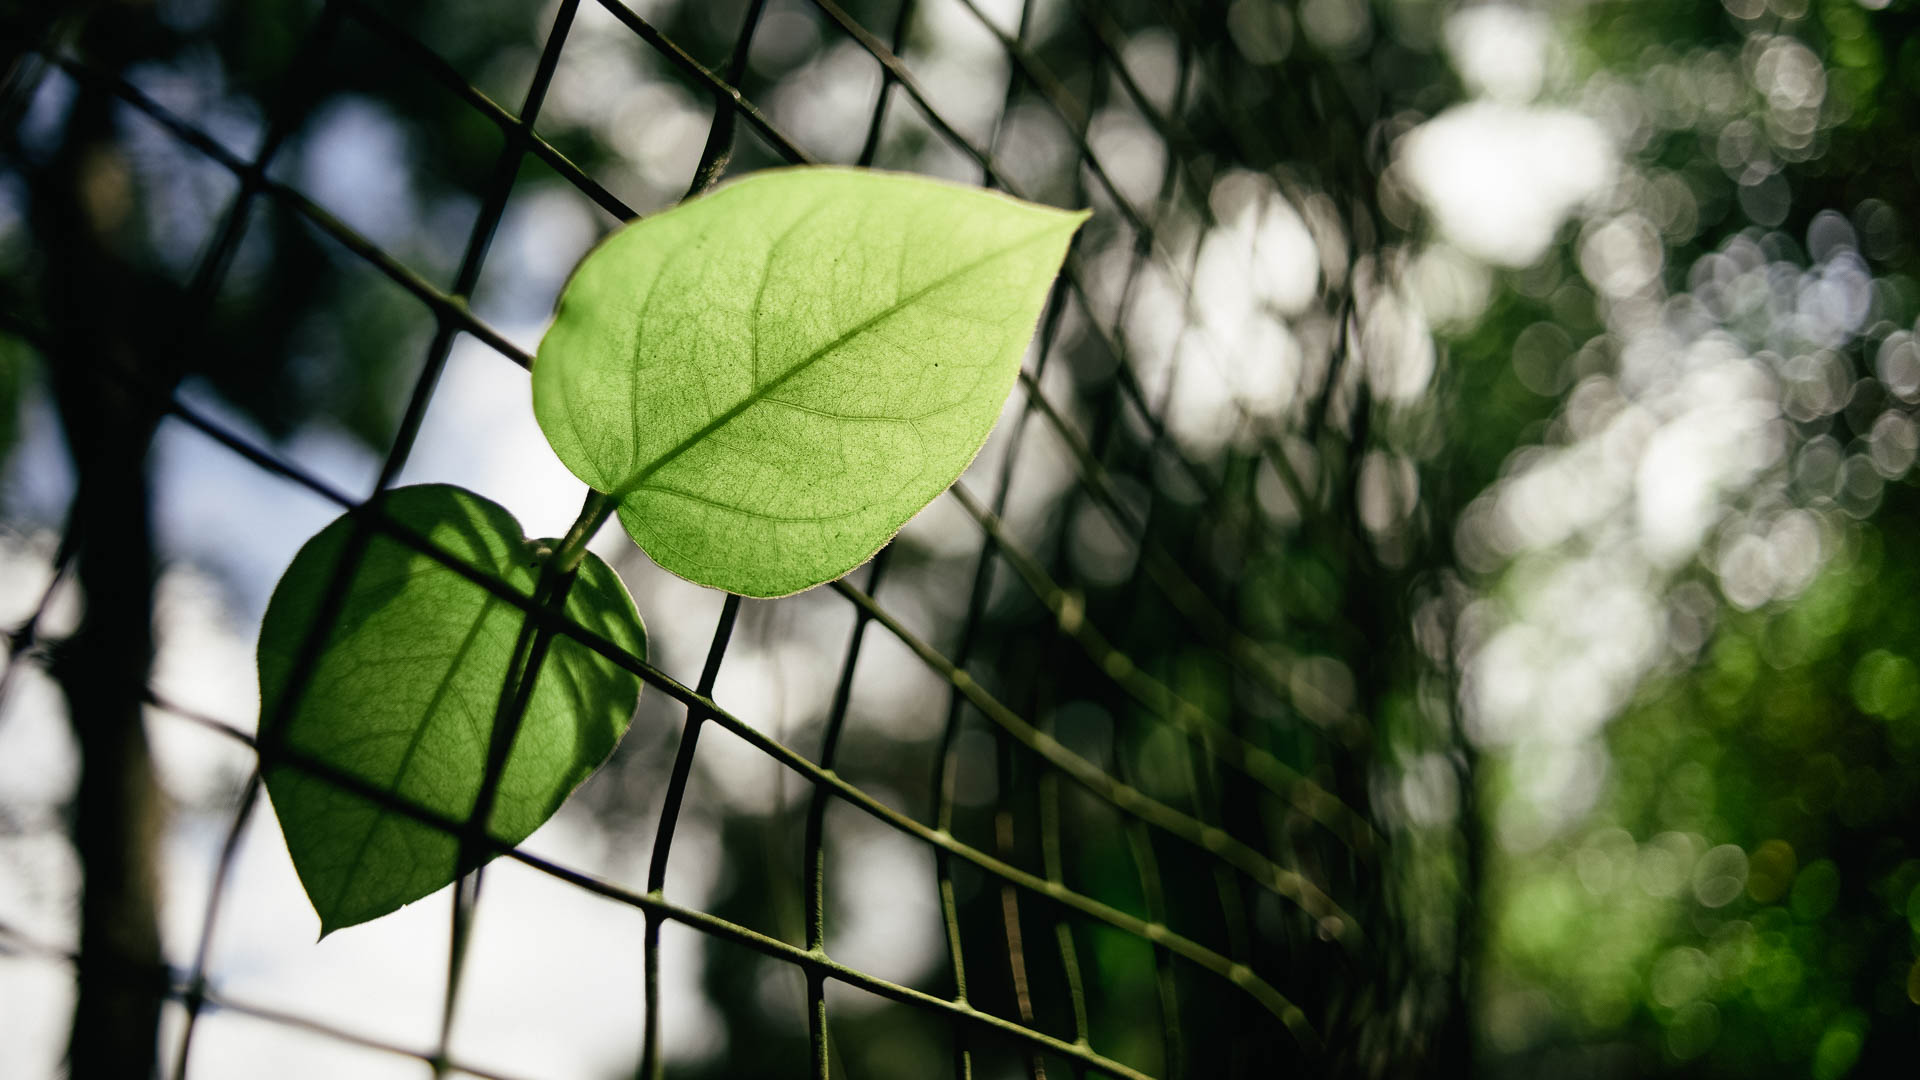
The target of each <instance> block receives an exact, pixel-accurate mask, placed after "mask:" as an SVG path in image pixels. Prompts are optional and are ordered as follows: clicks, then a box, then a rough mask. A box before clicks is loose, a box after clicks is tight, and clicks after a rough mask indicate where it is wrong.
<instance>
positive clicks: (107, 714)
mask: <svg viewBox="0 0 1920 1080" xmlns="http://www.w3.org/2000/svg"><path fill="white" fill-rule="evenodd" d="M104 51H105V52H108V53H111V52H112V51H113V50H112V48H111V46H110V45H109V47H108V48H107V49H106V50H104ZM93 59H95V60H97V61H103V62H104V63H103V64H102V66H109V67H112V68H117V67H118V66H119V65H118V64H116V63H114V62H113V61H114V60H116V59H117V58H116V57H113V56H110V55H103V56H99V57H95V58H93ZM113 119H114V118H113V107H112V104H111V102H110V101H109V99H108V98H107V96H106V95H105V94H104V93H102V92H100V91H97V90H94V89H89V88H84V87H83V88H82V89H81V90H80V92H79V94H78V95H77V97H76V99H75V101H74V103H73V107H72V111H71V112H70V113H69V117H68V123H67V130H66V134H65V137H64V139H63V140H62V142H61V144H60V146H59V148H58V150H57V151H56V152H55V153H54V155H53V156H52V158H51V160H50V161H48V162H47V163H46V166H45V168H44V169H43V170H41V171H40V172H39V175H38V176H36V177H35V183H34V189H33V195H32V202H33V210H32V212H33V214H34V216H35V218H36V221H35V226H36V229H37V231H38V233H39V235H41V236H46V237H58V238H60V242H59V243H54V244H49V245H47V246H46V247H45V249H44V251H45V261H44V262H43V264H42V266H41V268H40V269H41V274H42V277H41V281H40V282H39V287H40V289H41V292H42V300H43V302H44V308H43V310H44V311H45V312H46V313H47V318H48V325H47V326H46V327H45V328H44V332H45V341H44V342H43V345H44V347H45V349H46V353H47V357H46V358H47V362H48V367H49V369H50V374H51V381H52V384H53V390H54V395H55V398H56V401H57V404H58V407H59V411H60V417H61V422H62V425H63V427H64V428H65V431H66V439H67V445H68V448H69V450H70V452H71V454H72V457H73V462H74V466H75V473H76V476H77V478H78V485H77V489H76V491H75V495H74V501H73V505H72V508H71V510H70V513H69V517H68V534H67V538H66V545H65V549H66V550H67V551H69V552H70V553H71V555H72V557H74V558H75V559H76V564H75V568H76V570H77V579H78V582H79V585H80V589H81V591H82V593H83V595H84V598H85V614H84V616H83V618H82V621H81V624H80V627H79V629H78V630H77V631H76V632H75V633H74V635H73V636H72V637H71V638H69V639H68V640H67V641H65V642H64V643H62V644H61V645H60V646H59V647H58V648H57V650H56V652H55V655H54V660H53V664H52V670H53V673H54V676H55V677H56V678H57V679H58V681H59V683H60V686H61V689H62V690H63V692H64V693H65V694H66V697H67V702H68V706H69V710H70V716H71V722H72V726H73V732H74V737H75V740H76V742H77V743H78V745H79V750H80V785H79V791H78V793H77V795H76V799H75V807H74V816H73V840H74V847H75V850H76V851H77V853H78V855H79V858H80V865H81V869H82V872H83V874H84V885H83V892H82V899H81V910H80V956H79V961H78V972H77V975H78V984H79V986H78V1000H77V1002H76V1004H75V1007H74V1017H73V1030H72V1034H71V1037H70V1040H69V1043H68V1058H69V1069H70V1072H69V1075H70V1076H71V1077H72V1078H73V1080H95V1078H98V1080H107V1078H113V1080H129V1078H140V1077H147V1076H151V1075H152V1074H153V1069H154V1060H155V1053H156V1036H157V1030H158V1026H159V1018H160V1004H161V1001H162V1000H163V998H164V997H165V994H166V991H167V985H166V974H165V968H164V967H163V966H162V961H161V954H160V935H159V926H158V919H157V914H156V902H155V888H156V852H155V841H156V839H157V836H158V833H159V826H160V820H161V809H162V808H161V805H160V797H159V791H158V788H157V786H156V783H155V779H154V775H153V768H152V762H151V759H150V757H149V755H148V749H147V739H146V730H145V727H144V726H143V723H142V706H143V700H144V696H145V691H146V682H147V673H148V668H149V666H150V663H151V660H152V654H153V631H152V614H153V612H152V608H153V597H152V593H153V582H154V564H153V550H152V539H151V535H150V532H149V527H148V508H147V487H146V454H147V446H148V444H149V442H150V441H151V438H152V434H153V431H154V428H155V426H156V424H157V423H158V420H159V408H158V406H157V405H156V404H155V402H156V401H160V400H164V399H163V398H162V397H161V396H160V395H159V394H157V393H156V392H155V389H156V387H155V384H156V382H161V383H163V384H164V381H163V377H162V376H161V372H163V371H166V370H168V369H170V368H172V367H173V366H174V365H173V364H171V363H169V362H166V361H164V360H162V361H161V362H153V358H154V356H155V349H154V338H155V337H156V336H157V335H154V334H153V330H154V327H152V326H151V325H150V322H151V319H152V316H153V313H154V312H155V311H157V310H160V309H158V308H156V307H155V305H154V304H153V303H152V300H153V296H152V295H151V294H152V292H153V289H152V287H151V285H150V284H148V283H145V282H143V281H141V280H140V275H139V274H138V273H137V272H135V271H133V270H132V269H131V268H129V267H128V266H127V265H126V263H125V261H124V260H122V259H120V258H119V257H117V255H116V254H115V244H114V237H115V235H116V233H121V232H123V231H124V230H126V229H127V228H128V227H129V224H130V221H129V217H130V215H131V213H132V209H131V208H132V206H133V204H134V200H133V198H132V193H131V191H130V190H129V189H130V184H131V179H130V177H129V174H128V170H127V166H126V164H125V162H124V160H123V159H122V157H121V156H120V151H119V150H118V149H117V148H116V147H115V145H114V138H113Z"/></svg>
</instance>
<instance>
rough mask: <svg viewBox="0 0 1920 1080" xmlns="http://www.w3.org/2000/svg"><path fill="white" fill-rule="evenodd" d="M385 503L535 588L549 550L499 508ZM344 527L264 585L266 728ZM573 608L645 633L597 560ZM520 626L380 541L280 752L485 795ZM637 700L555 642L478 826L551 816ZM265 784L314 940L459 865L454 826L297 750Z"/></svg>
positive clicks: (268, 739) (596, 664) (419, 528)
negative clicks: (311, 913) (334, 776)
mask: <svg viewBox="0 0 1920 1080" xmlns="http://www.w3.org/2000/svg"><path fill="white" fill-rule="evenodd" d="M384 505H385V509H386V512H387V513H388V514H389V515H390V516H392V517H393V518H395V519H396V520H398V521H399V522H401V523H402V524H405V525H407V526H409V527H411V528H412V529H413V530H415V531H416V532H418V533H420V534H422V535H423V536H425V537H427V538H428V539H429V540H431V541H433V542H434V543H435V544H437V545H439V546H440V547H441V548H443V549H445V550H447V551H449V552H451V553H453V554H454V555H456V556H459V557H460V558H462V559H465V560H466V561H467V562H468V563H470V564H472V565H475V566H477V567H479V568H481V569H482V570H485V571H489V572H491V573H494V574H496V575H498V577H499V578H500V580H502V581H504V582H505V583H507V584H508V585H509V586H511V587H513V588H514V589H517V590H519V591H521V592H522V593H524V594H526V595H528V596H531V595H532V594H533V591H534V586H535V582H536V580H537V578H538V576H539V573H540V566H541V558H542V553H543V552H544V551H546V550H547V549H548V548H549V547H550V545H548V544H544V543H540V542H532V541H528V540H527V539H525V537H523V536H522V535H521V532H520V526H519V523H518V522H516V521H515V520H514V519H513V516H512V515H511V514H509V513H507V512H506V511H505V510H503V509H501V508H500V507H499V506H496V505H494V504H493V503H490V502H488V501H486V500H485V499H482V498H480V497H479V496H477V495H474V494H472V493H471V492H467V491H462V490H460V489H459V488H453V487H446V486H442V485H426V486H421V487H409V488H400V489H398V490H395V491H393V492H390V493H389V494H388V496H387V498H386V501H385V504H384ZM350 531H351V522H350V521H349V520H348V519H347V518H344V517H343V518H341V519H339V520H337V521H335V522H334V523H333V524H331V525H329V526H327V528H326V529H324V530H322V531H321V532H320V533H319V535H317V536H315V537H314V538H313V539H312V540H309V541H307V544H306V546H305V547H303V548H301V549H300V553H299V555H297V556H296V557H295V558H294V560H293V565H292V566H290V567H288V568H287V572H286V574H285V575H284V576H283V577H282V578H281V579H280V584H279V586H278V587H276V588H275V589H274V593H273V599H272V601H271V602H270V603H269V604H268V605H267V614H266V620H265V622H264V623H263V624H262V626H261V628H260V701H261V717H262V723H263V724H270V723H272V721H273V718H274V717H275V716H276V710H277V708H278V707H279V705H280V701H281V698H282V696H283V693H284V691H285V688H286V687H287V685H288V681H289V679H290V677H291V673H292V670H293V666H294V664H295V663H296V662H297V658H298V657H299V655H300V652H301V648H302V646H303V644H304V642H305V639H306V637H307V634H308V631H309V628H310V627H311V626H312V625H313V624H314V622H315V617H316V613H317V612H318V610H319V608H320V606H321V603H322V601H323V599H324V598H325V596H326V592H327V588H328V586H329V585H330V584H331V581H332V578H333V576H334V573H335V567H336V566H337V565H338V564H339V560H340V555H341V553H342V551H343V550H344V549H345V548H346V546H347V544H348V540H349V533H350ZM566 610H567V614H568V615H569V616H570V617H571V618H573V619H575V620H577V621H578V622H580V623H581V624H583V625H584V626H586V627H587V628H589V629H591V630H593V631H594V632H596V633H598V634H600V635H602V636H604V637H606V638H608V639H610V640H612V641H613V642H615V643H617V644H619V645H620V646H622V647H624V648H626V649H628V650H631V651H632V652H634V653H636V654H640V655H644V653H645V651H646V632H645V630H644V629H643V628H642V626H641V624H640V617H639V616H638V615H637V614H636V613H635V612H634V608H633V601H632V599H631V598H630V597H628V595H627V591H626V589H625V587H624V586H622V585H621V583H620V580H619V579H618V578H617V577H615V576H614V574H613V571H612V570H610V569H608V568H607V565H606V563H604V562H602V561H600V560H599V559H598V558H596V557H594V556H593V555H591V554H589V555H587V556H586V559H585V561H584V562H583V563H582V564H581V566H580V570H579V576H578V578H577V579H576V581H575V582H574V585H573V589H572V591H571V592H570V593H569V594H568V599H567V608H566ZM522 620H523V613H522V612H521V610H520V609H519V608H516V607H514V606H513V605H511V604H509V603H507V602H506V601H504V600H502V599H500V598H499V597H496V596H494V595H492V594H491V593H489V592H487V591H486V590H484V589H482V588H481V587H480V586H479V585H476V584H474V583H473V582H472V581H470V580H468V579H466V578H464V577H462V576H460V575H459V574H458V573H457V572H455V571H453V570H450V569H447V568H446V567H445V566H442V565H441V564H440V563H438V562H435V561H434V560H432V559H430V558H428V557H426V556H425V555H421V554H419V553H417V552H415V551H414V550H413V549H411V548H408V547H406V546H404V545H402V544H401V543H399V542H398V541H395V540H391V539H388V538H386V537H384V536H380V535H375V536H374V538H373V539H372V541H371V542H370V543H369V545H368V547H367V549H366V553H365V555H364V556H363V557H362V559H361V562H360V565H359V569H358V570H357V572H356V573H355V574H354V576H353V578H352V580H351V582H350V583H349V585H348V586H347V589H346V593H345V596H344V599H343V601H342V604H341V608H340V614H339V618H338V620H337V622H336V623H335V625H334V628H333V631H332V633H331V634H330V635H329V636H328V637H327V638H326V639H325V640H324V642H323V643H322V651H321V653H320V659H319V662H318V666H317V667H316V668H315V669H314V671H313V675H312V678H311V680H310V681H309V682H308V683H307V685H306V688H305V690H304V692H302V693H301V694H300V695H299V697H298V699H297V704H296V705H295V707H294V709H293V711H292V715H291V719H290V720H289V721H288V723H287V726H286V727H285V728H284V729H282V730H281V731H280V732H279V735H280V736H282V737H283V738H284V745H285V747H286V749H287V750H288V751H289V752H290V755H291V756H292V757H294V758H298V757H299V756H302V755H304V756H307V757H311V758H314V759H318V760H319V761H321V762H324V763H325V764H326V765H328V766H330V767H332V768H334V769H338V770H340V771H342V772H345V773H348V774H350V775H352V776H354V777H357V778H359V779H361V780H364V781H365V782H366V783H367V784H369V785H372V786H373V787H375V788H377V789H379V790H381V791H385V792H390V793H392V794H393V795H395V796H396V797H398V798H399V799H402V800H407V801H410V802H412V803H415V804H418V805H420V806H422V807H424V808H426V809H427V810H430V811H432V812H434V813H437V814H440V815H442V816H445V817H448V818H453V819H459V820H464V819H465V818H466V816H467V815H468V813H469V812H470V811H471V810H472V809H473V806H474V802H475V799H476V797H477V795H478V794H479V791H480V787H481V782H482V777H483V774H484V773H485V770H486V760H487V745H488V740H489V736H490V733H491V731H492V725H493V718H494V716H495V712H496V709H497V706H498V703H499V699H500V692H501V686H502V683H503V682H504V680H505V678H506V675H507V668H508V664H509V662H510V655H511V653H512V651H513V649H514V645H515V640H516V638H517V636H518V634H519V631H520V627H521V624H522ZM639 694H640V683H639V680H638V679H637V678H635V677H634V676H633V675H631V674H629V673H627V672H625V671H623V670H621V669H619V668H618V667H616V666H614V665H613V664H612V663H610V662H609V661H607V660H606V659H604V658H602V657H601V656H599V655H598V654H596V653H593V652H591V651H589V650H588V649H586V648H585V647H584V646H582V645H580V644H578V643H577V642H575V641H573V640H571V639H570V638H567V637H564V636H561V637H556V638H555V639H554V641H553V644H552V647H551V651H550V652H549V654H548V655H547V657H546V661H545V663H544V664H543V665H542V666H541V668H540V672H539V678H538V680H537V681H536V682H535V684H534V690H533V695H532V698H531V700H530V702H529V704H528V707H527V711H526V714H525V716H524V718H523V720H522V722H521V725H520V728H519V732H518V735H517V737H516V738H515V740H514V742H513V748H512V752H511V754H510V755H509V757H508V759H507V764H506V769H505V771H504V773H503V774H502V776H501V779H500V786H499V789H498V792H497V796H496V801H495V804H494V807H493V812H492V814H491V816H490V817H489V821H488V831H489V833H490V834H491V835H492V836H493V837H494V838H496V839H498V840H500V841H503V842H505V843H508V844H513V843H518V842H519V841H521V840H523V839H525V838H526V837H527V836H528V835H529V834H530V833H532V832H533V830H534V829H536V828H538V827H539V826H540V825H541V823H542V822H545V821H546V820H547V818H548V817H550V816H552V814H553V812H554V810H555V809H557V808H558V807H559V805H560V803H561V801H562V800H563V799H565V798H566V797H567V794H568V793H569V792H571V791H572V790H573V789H574V788H575V787H576V786H577V785H579V783H580V782H581V781H582V780H585V779H586V777H587V775H588V774H589V773H591V772H593V770H594V769H595V768H597V767H599V765H600V763H601V762H603V761H605V760H606V758H607V755H608V754H609V753H611V752H612V751H613V746H614V743H616V742H618V741H619V739H620V736H621V734H622V733H624V732H625V731H626V728H627V723H628V721H629V720H630V719H631V718H632V716H633V708H634V704H635V702H636V701H637V700H638V698H639ZM262 741H263V745H271V744H272V742H273V741H274V737H273V733H270V732H263V740H262ZM266 782H267V792H268V794H269V795H270V796H271V797H272V800H273V807H274V811H275V812H276V813H277V814H278V815H279V818H280V827H281V830H282V832H284V833H285V835H286V838H287V850H288V851H289V852H290V853H291V854H292V856H293V865H294V868H295V869H296V870H298V871H299V874H300V881H301V883H302V884H303V885H305V886H306V890H307V896H308V897H309V898H311V899H312V901H313V906H314V909H315V910H316V911H318V912H319V913H320V926H321V932H322V933H323V934H325V933H330V932H332V931H334V930H338V929H340V928H341V927H344V926H352V925H354V924H356V923H361V922H365V921H367V920H368V919H373V918H377V917H379V916H381V915H384V914H386V913H387V912H390V911H392V910H394V909H395V908H398V907H400V906H401V905H402V904H406V903H410V902H412V901H414V900H418V899H419V898H421V897H423V896H426V895H427V894H428V893H431V892H433V891H435V890H436V889H439V888H440V887H441V886H443V885H446V884H448V883H449V882H451V881H452V880H453V879H454V877H455V876H456V875H455V867H454V861H455V857H456V850H457V848H458V846H459V839H458V837H457V836H456V835H450V834H448V833H447V832H445V831H443V830H440V829H438V828H435V827H434V826H432V825H429V824H427V823H425V822H422V821H419V820H417V819H415V818H412V817H408V816H406V815H405V814H404V813H401V812H396V811H394V810H391V809H387V808H383V807H381V806H379V805H377V804H376V803H374V802H372V801H370V800H368V799H367V798H366V797H364V796H362V795H358V794H355V793H353V792H351V791H348V790H346V789H344V788H342V787H340V786H338V785H336V784H335V783H333V782H331V781H329V780H327V779H325V778H323V777H320V776H317V775H314V774H313V772H312V771H311V770H310V769H305V768H302V767H301V763H300V762H299V761H298V760H289V761H285V762H282V763H275V762H272V761H269V763H268V768H267V771H266Z"/></svg>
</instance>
